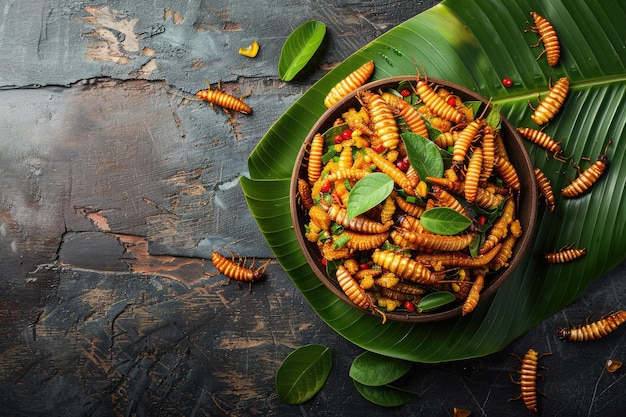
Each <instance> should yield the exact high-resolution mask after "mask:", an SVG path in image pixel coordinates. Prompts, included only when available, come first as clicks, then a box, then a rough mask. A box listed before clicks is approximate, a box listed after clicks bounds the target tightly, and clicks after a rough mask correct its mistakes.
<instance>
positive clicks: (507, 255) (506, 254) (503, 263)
mask: <svg viewBox="0 0 626 417" xmlns="http://www.w3.org/2000/svg"><path fill="white" fill-rule="evenodd" d="M515 221H516V222H518V220H515ZM518 238H519V236H516V235H514V234H513V233H512V232H511V233H510V234H509V235H508V236H507V237H505V238H504V240H503V241H502V243H500V245H502V246H500V250H499V251H498V253H497V254H496V256H495V258H493V260H492V261H491V262H490V263H489V264H488V266H489V268H491V269H492V270H493V271H499V270H500V268H503V267H507V266H509V259H511V256H513V247H514V246H515V243H516V242H517V239H518Z"/></svg>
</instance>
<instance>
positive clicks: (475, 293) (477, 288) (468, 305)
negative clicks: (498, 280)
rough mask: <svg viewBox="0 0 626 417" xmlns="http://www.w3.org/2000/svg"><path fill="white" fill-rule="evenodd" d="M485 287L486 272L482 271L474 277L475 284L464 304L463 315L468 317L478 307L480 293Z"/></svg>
mask: <svg viewBox="0 0 626 417" xmlns="http://www.w3.org/2000/svg"><path fill="white" fill-rule="evenodd" d="M484 285H485V271H484V270H481V271H480V272H478V273H477V274H476V276H475V277H474V282H473V283H472V287H471V288H470V291H469V294H467V298H466V299H465V302H464V303H463V307H462V309H461V315H462V316H466V315H468V314H469V313H471V312H472V311H474V309H475V308H476V306H477V305H478V299H479V298H480V292H481V291H482V289H483V286H484Z"/></svg>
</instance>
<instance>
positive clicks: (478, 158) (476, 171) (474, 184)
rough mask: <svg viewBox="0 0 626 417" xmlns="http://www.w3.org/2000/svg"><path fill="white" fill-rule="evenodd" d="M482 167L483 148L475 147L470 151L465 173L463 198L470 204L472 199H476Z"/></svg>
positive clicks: (472, 201)
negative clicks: (470, 154)
mask: <svg viewBox="0 0 626 417" xmlns="http://www.w3.org/2000/svg"><path fill="white" fill-rule="evenodd" d="M482 167H483V150H482V149H481V148H476V149H474V151H473V152H472V156H471V157H470V160H469V163H468V164H467V172H466V173H465V200H466V201H467V202H468V203H470V204H473V203H474V200H476V194H477V193H478V181H479V180H480V172H481V170H482Z"/></svg>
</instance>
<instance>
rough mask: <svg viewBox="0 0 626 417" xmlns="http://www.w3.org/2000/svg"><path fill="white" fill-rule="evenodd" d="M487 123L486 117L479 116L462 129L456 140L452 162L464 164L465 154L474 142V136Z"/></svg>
mask: <svg viewBox="0 0 626 417" xmlns="http://www.w3.org/2000/svg"><path fill="white" fill-rule="evenodd" d="M484 125H485V119H482V118H477V119H475V120H473V121H471V122H470V123H468V125H467V126H465V127H464V128H463V130H461V132H460V133H459V137H458V138H457V139H456V141H455V142H454V151H453V153H452V163H453V164H455V165H462V164H463V163H464V162H465V156H466V155H467V151H468V150H469V148H470V145H471V144H472V141H473V140H474V138H475V137H476V136H477V135H478V134H479V132H480V131H481V129H482V128H483V127H484Z"/></svg>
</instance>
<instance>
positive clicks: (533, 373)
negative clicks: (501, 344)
mask: <svg viewBox="0 0 626 417" xmlns="http://www.w3.org/2000/svg"><path fill="white" fill-rule="evenodd" d="M511 355H513V356H515V357H517V358H518V359H519V360H520V361H521V362H522V366H521V368H520V370H519V371H516V372H517V373H519V374H520V380H519V381H515V380H514V379H513V376H512V375H510V374H509V376H510V378H511V381H513V383H515V384H518V385H519V386H520V388H521V392H520V395H518V396H517V397H515V398H509V401H515V400H519V399H520V398H521V399H522V401H524V405H525V406H526V408H528V409H529V410H530V411H534V412H535V413H536V412H537V393H538V392H539V393H540V394H541V395H544V396H545V395H546V394H544V393H543V392H541V391H539V390H538V389H537V376H538V375H539V374H537V369H538V368H539V366H538V362H539V358H540V357H542V356H544V355H551V353H542V354H541V355H539V354H538V353H537V351H536V350H534V349H528V352H526V354H525V355H524V358H520V357H519V355H516V354H514V353H511ZM544 369H545V368H544Z"/></svg>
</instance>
